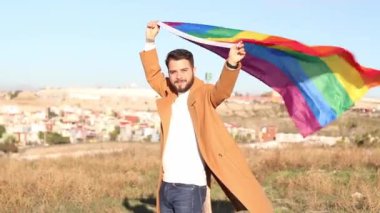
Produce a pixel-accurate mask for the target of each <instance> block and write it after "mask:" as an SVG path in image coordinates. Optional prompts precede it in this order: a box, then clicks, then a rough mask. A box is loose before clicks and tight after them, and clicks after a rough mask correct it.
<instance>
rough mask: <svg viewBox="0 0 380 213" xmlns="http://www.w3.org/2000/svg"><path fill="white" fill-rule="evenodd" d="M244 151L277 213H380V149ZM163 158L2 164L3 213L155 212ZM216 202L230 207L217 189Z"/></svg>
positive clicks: (152, 150) (143, 151)
mask: <svg viewBox="0 0 380 213" xmlns="http://www.w3.org/2000/svg"><path fill="white" fill-rule="evenodd" d="M242 150H243V153H244V154H245V155H246V156H247V160H248V163H249V165H250V166H251V168H252V171H253V173H254V174H255V175H256V177H257V178H258V180H259V181H260V182H261V183H262V184H263V186H264V188H265V190H266V192H267V194H268V196H269V198H270V199H271V200H272V202H273V205H274V206H275V209H276V212H380V202H379V200H380V169H379V168H380V149H358V148H339V147H336V148H307V147H300V146H294V147H290V148H286V149H280V150H253V149H249V148H242ZM158 152H159V146H158V145H156V144H136V143H131V144H129V145H128V146H126V150H125V151H123V152H121V153H113V154H99V155H95V156H84V157H79V158H69V157H64V158H59V159H44V160H43V159H41V160H36V161H18V160H14V159H8V158H1V159H0V165H1V173H0V207H1V212H152V210H151V209H152V207H153V205H152V202H153V201H154V197H155V191H156V185H157V176H158V166H159V153H158ZM212 197H213V200H214V201H216V200H218V201H223V202H226V203H228V202H227V201H226V198H225V196H224V194H223V193H222V191H221V190H220V188H218V187H217V186H216V185H215V184H214V186H213V192H212ZM144 200H145V201H149V202H148V204H145V203H143V202H142V201H144ZM137 207H138V208H137ZM217 212H219V211H217ZM224 212H227V210H226V211H224Z"/></svg>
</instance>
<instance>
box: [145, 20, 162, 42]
mask: <svg viewBox="0 0 380 213" xmlns="http://www.w3.org/2000/svg"><path fill="white" fill-rule="evenodd" d="M157 23H158V21H150V22H148V24H147V25H146V31H145V37H146V38H145V39H146V42H154V41H155V39H156V36H157V34H158V32H159V31H160V26H159V25H158V24H157Z"/></svg>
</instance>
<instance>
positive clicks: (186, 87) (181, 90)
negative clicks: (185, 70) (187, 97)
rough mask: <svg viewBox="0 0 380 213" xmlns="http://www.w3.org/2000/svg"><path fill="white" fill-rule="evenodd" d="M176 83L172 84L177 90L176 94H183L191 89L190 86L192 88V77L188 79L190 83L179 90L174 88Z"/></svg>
mask: <svg viewBox="0 0 380 213" xmlns="http://www.w3.org/2000/svg"><path fill="white" fill-rule="evenodd" d="M176 83H177V81H176V82H174V84H173V86H174V88H175V89H176V90H177V92H178V93H185V92H187V91H188V90H189V89H190V88H191V86H193V84H194V76H193V77H192V78H191V79H190V81H189V82H188V83H187V84H186V85H185V87H184V88H179V87H178V86H176Z"/></svg>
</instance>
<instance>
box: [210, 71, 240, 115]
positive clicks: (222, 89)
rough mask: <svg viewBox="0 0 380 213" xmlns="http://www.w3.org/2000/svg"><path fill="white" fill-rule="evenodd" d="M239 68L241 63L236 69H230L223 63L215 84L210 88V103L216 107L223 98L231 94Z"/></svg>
mask: <svg viewBox="0 0 380 213" xmlns="http://www.w3.org/2000/svg"><path fill="white" fill-rule="evenodd" d="M240 69H241V63H240V64H239V67H238V68H237V69H236V70H230V69H228V68H227V66H226V63H224V66H223V69H222V73H221V74H220V77H219V80H218V81H217V82H216V83H215V86H214V87H213V88H212V89H211V95H210V99H211V103H212V105H213V106H214V107H215V108H216V107H217V106H219V104H221V103H222V102H223V101H224V100H225V99H227V98H229V97H230V96H231V93H232V91H233V89H234V86H235V83H236V80H237V77H238V76H239V72H240Z"/></svg>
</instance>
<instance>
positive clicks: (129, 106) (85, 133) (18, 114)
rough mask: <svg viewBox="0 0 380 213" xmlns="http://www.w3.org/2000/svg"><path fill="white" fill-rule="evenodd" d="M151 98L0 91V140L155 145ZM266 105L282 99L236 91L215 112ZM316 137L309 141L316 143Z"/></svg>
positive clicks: (374, 107)
mask: <svg viewBox="0 0 380 213" xmlns="http://www.w3.org/2000/svg"><path fill="white" fill-rule="evenodd" d="M156 98H158V97H157V95H156V94H155V93H154V91H153V90H151V89H146V88H134V87H130V88H46V89H42V90H38V91H11V92H9V91H6V92H5V91H4V92H0V125H1V126H3V127H4V129H5V130H4V134H3V135H1V141H2V142H4V141H12V142H14V143H15V144H17V146H37V145H50V144H59V143H94V142H107V141H121V142H128V141H133V142H142V141H143V142H152V143H155V142H158V141H159V138H160V135H159V132H160V131H159V130H160V119H159V116H158V114H157V111H156V106H155V99H156ZM266 103H275V104H278V105H283V103H282V98H281V97H280V96H279V95H278V94H277V93H275V92H268V93H264V94H261V95H250V94H241V93H238V92H235V93H234V95H233V96H231V97H230V98H229V99H228V101H227V104H226V105H222V106H221V107H220V109H218V111H219V112H220V114H221V115H228V114H230V115H232V114H233V113H236V110H233V109H232V110H231V106H233V105H235V106H239V105H240V106H241V105H252V104H261V105H265V104H266ZM236 109H238V108H236ZM352 111H353V112H356V113H359V114H371V115H374V116H379V115H380V100H379V99H365V100H363V101H361V102H359V103H358V104H357V105H356V106H355V107H353V108H352ZM225 126H226V127H227V128H228V130H229V131H230V133H231V135H232V136H233V137H235V139H238V141H239V142H246V143H254V142H270V141H275V140H277V141H279V140H280V141H281V140H282V141H293V142H296V141H304V140H305V139H304V138H303V137H302V136H300V135H298V134H290V133H286V132H278V131H277V130H278V128H277V127H276V126H275V125H268V126H259V128H258V127H257V126H255V127H250V126H245V127H243V126H241V125H239V124H238V123H236V122H232V123H229V122H225ZM315 137H316V136H315ZM315 137H309V138H308V140H315V141H318V138H315ZM318 137H321V136H318ZM336 140H338V138H323V141H324V142H325V143H331V144H333V143H334V142H335V141H336ZM320 141H321V140H320ZM268 144H269V143H268Z"/></svg>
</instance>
